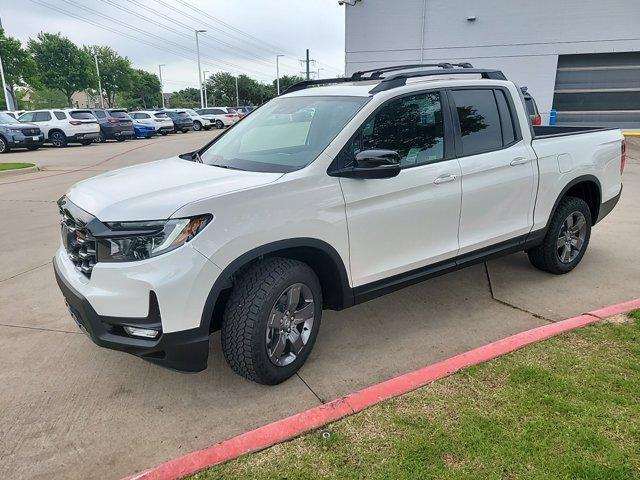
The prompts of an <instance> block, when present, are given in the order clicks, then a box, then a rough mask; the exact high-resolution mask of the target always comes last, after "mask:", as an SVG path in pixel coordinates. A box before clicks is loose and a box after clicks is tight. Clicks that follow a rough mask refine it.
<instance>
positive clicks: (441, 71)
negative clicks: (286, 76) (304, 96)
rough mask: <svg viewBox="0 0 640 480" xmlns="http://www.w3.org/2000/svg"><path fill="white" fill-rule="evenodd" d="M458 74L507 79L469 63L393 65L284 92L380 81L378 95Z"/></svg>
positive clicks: (306, 83)
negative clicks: (420, 79) (425, 79)
mask: <svg viewBox="0 0 640 480" xmlns="http://www.w3.org/2000/svg"><path fill="white" fill-rule="evenodd" d="M425 67H437V68H438V70H433V69H425ZM415 69H422V70H418V71H413V72H406V73H397V74H395V75H392V76H390V77H383V74H385V73H391V72H399V71H401V70H415ZM458 74H465V75H466V74H476V75H480V76H481V77H482V78H486V79H492V80H506V79H507V77H505V76H504V74H503V73H502V72H501V71H500V70H491V69H485V68H473V65H471V64H470V63H467V62H464V63H447V62H442V63H419V64H412V65H394V66H391V67H381V68H374V69H371V70H362V71H359V72H355V73H354V74H353V75H351V76H350V77H338V78H323V79H320V80H304V81H302V82H298V83H296V84H294V85H291V86H290V87H289V88H287V89H286V90H285V91H284V92H283V95H284V94H285V93H291V92H296V91H298V90H304V89H306V88H310V87H316V86H319V85H331V84H336V83H347V82H367V81H371V80H381V81H380V83H378V84H377V85H376V86H375V87H373V88H372V89H371V90H370V91H369V93H372V94H373V93H378V92H382V91H385V90H391V89H393V88H397V87H400V86H402V85H406V83H407V79H409V78H416V77H427V76H434V75H445V76H446V75H458Z"/></svg>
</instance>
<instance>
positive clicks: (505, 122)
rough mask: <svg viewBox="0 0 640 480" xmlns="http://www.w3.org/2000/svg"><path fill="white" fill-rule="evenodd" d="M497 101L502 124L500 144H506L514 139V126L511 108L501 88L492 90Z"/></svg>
mask: <svg viewBox="0 0 640 480" xmlns="http://www.w3.org/2000/svg"><path fill="white" fill-rule="evenodd" d="M494 92H495V94H496V100H497V102H498V112H499V113H500V124H501V125H502V144H503V146H507V145H510V144H512V143H513V142H514V141H515V140H516V127H515V123H514V118H513V115H512V114H511V109H510V108H509V104H508V103H507V97H506V96H505V93H504V91H503V90H494Z"/></svg>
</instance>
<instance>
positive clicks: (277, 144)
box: [201, 96, 368, 173]
mask: <svg viewBox="0 0 640 480" xmlns="http://www.w3.org/2000/svg"><path fill="white" fill-rule="evenodd" d="M367 101H368V97H330V96H323V97H320V96H313V97H279V98H275V99H273V100H271V101H270V102H269V103H267V104H265V105H264V106H262V107H261V108H260V109H258V110H256V112H255V113H253V114H251V115H249V116H247V117H246V118H245V119H243V120H242V121H241V122H239V123H238V124H237V125H235V126H234V127H233V128H232V129H231V130H229V131H228V132H227V133H225V134H224V135H222V136H221V137H220V138H219V139H218V140H216V141H215V142H214V143H213V144H211V146H210V147H209V148H208V149H207V150H206V151H205V152H204V153H203V154H202V155H201V156H202V161H203V163H206V164H208V165H215V166H219V167H227V168H236V169H238V170H251V171H255V172H281V173H286V172H292V171H294V170H298V169H300V168H303V167H306V166H307V165H309V164H310V163H311V162H312V161H314V160H315V159H316V157H317V156H318V155H319V154H320V152H322V150H324V149H325V148H326V146H327V145H329V143H330V142H331V141H332V140H333V139H334V138H335V136H336V135H337V134H338V132H340V130H341V129H342V128H343V127H344V126H345V125H346V124H347V122H348V121H349V120H351V118H353V116H354V115H355V114H356V113H357V112H358V110H360V108H362V106H363V105H364V104H365V103H366V102H367Z"/></svg>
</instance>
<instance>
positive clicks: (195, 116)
mask: <svg viewBox="0 0 640 480" xmlns="http://www.w3.org/2000/svg"><path fill="white" fill-rule="evenodd" d="M185 112H187V115H189V116H190V117H191V119H192V120H193V129H194V130H195V131H196V132H199V131H200V130H202V129H204V130H211V127H212V126H213V123H212V122H211V120H209V119H208V118H204V117H203V116H201V115H200V114H199V113H198V112H196V111H195V110H192V109H190V108H187V109H185Z"/></svg>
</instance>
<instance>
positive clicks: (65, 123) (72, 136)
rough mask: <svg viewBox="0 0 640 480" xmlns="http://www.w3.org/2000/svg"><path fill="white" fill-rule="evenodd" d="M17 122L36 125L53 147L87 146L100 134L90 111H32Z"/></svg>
mask: <svg viewBox="0 0 640 480" xmlns="http://www.w3.org/2000/svg"><path fill="white" fill-rule="evenodd" d="M18 120H19V121H21V122H25V123H35V124H36V125H38V127H40V130H41V131H42V133H43V134H44V137H45V138H46V139H47V140H48V141H49V142H51V144H52V145H53V146H54V147H65V146H66V145H67V143H81V144H82V145H89V144H91V143H92V142H93V141H94V140H95V139H96V138H98V135H99V134H100V125H99V124H98V121H97V120H96V117H94V116H93V114H92V113H91V111H90V110H81V109H64V110H63V109H60V110H33V111H29V112H25V113H23V114H22V115H20V117H19V118H18Z"/></svg>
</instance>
